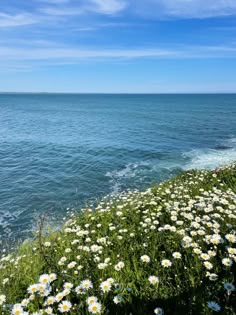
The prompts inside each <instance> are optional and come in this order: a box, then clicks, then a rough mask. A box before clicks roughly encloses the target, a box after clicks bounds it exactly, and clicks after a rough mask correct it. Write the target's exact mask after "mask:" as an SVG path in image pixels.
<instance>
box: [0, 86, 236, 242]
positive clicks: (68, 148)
mask: <svg viewBox="0 0 236 315" xmlns="http://www.w3.org/2000/svg"><path fill="white" fill-rule="evenodd" d="M235 121H236V94H234V93H219V94H216V93H198V94H197V93H173V94H166V93H163V94H159V93H158V94H153V93H140V94H137V93H136V94H133V93H114V94H113V93H92V94H91V93H57V92H55V93H47V92H41V93H39V92H32V93H12V92H11V93H10V92H0V234H1V237H2V238H8V239H9V238H10V239H14V238H25V237H27V236H28V235H30V233H31V231H32V230H34V229H35V223H36V221H37V217H38V216H40V215H42V214H43V213H46V214H47V216H48V218H49V219H50V221H51V222H53V224H54V225H55V226H57V225H60V224H61V222H62V220H63V217H64V216H65V215H66V211H67V209H68V208H76V209H79V208H81V207H82V206H83V205H84V204H85V203H93V202H94V201H96V200H98V199H99V198H101V197H102V196H105V195H107V194H117V193H120V192H122V191H126V190H129V189H131V190H134V189H139V190H143V189H145V188H147V187H149V186H151V185H154V184H156V183H159V182H161V181H164V180H166V179H168V178H170V177H172V176H175V175H177V174H179V173H180V172H182V171H183V170H188V169H192V168H196V169H214V168H217V167H219V166H221V165H225V164H230V163H232V162H234V161H235V160H236V126H235Z"/></svg>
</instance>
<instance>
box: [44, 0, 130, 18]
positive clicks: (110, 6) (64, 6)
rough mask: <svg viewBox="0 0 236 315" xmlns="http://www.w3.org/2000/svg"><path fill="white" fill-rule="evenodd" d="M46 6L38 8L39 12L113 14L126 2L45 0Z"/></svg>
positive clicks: (62, 14) (121, 8) (115, 0)
mask: <svg viewBox="0 0 236 315" xmlns="http://www.w3.org/2000/svg"><path fill="white" fill-rule="evenodd" d="M45 2H46V4H47V6H43V7H40V8H39V11H40V12H41V13H44V14H47V15H54V16H59V15H61V16H67V15H81V14H89V13H97V14H103V15H114V14H117V13H119V12H120V11H122V10H124V9H125V7H126V5H127V2H126V1H125V0H87V1H80V2H79V3H78V2H75V1H70V0H61V1H59V2H57V1H54V0H45Z"/></svg>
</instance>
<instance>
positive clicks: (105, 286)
mask: <svg viewBox="0 0 236 315" xmlns="http://www.w3.org/2000/svg"><path fill="white" fill-rule="evenodd" d="M100 288H101V290H102V292H103V293H105V292H109V291H110V290H111V284H110V282H108V281H103V282H102V283H101V284H100Z"/></svg>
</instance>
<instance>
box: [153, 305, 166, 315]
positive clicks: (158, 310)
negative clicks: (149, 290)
mask: <svg viewBox="0 0 236 315" xmlns="http://www.w3.org/2000/svg"><path fill="white" fill-rule="evenodd" d="M154 313H155V314H158V315H163V314H164V311H163V309H162V308H160V307H156V308H155V310H154Z"/></svg>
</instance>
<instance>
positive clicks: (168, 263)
mask: <svg viewBox="0 0 236 315" xmlns="http://www.w3.org/2000/svg"><path fill="white" fill-rule="evenodd" d="M161 265H162V266H163V267H164V268H168V267H170V266H171V265H172V262H171V261H170V260H169V259H163V260H162V261H161Z"/></svg>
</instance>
